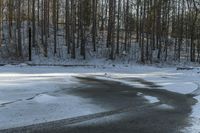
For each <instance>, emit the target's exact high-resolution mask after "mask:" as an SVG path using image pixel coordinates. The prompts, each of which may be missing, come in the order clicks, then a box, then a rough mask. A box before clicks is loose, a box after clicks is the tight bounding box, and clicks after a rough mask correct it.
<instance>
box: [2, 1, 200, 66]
mask: <svg viewBox="0 0 200 133" xmlns="http://www.w3.org/2000/svg"><path fill="white" fill-rule="evenodd" d="M133 49H134V51H135V53H137V57H138V58H137V60H138V61H140V62H142V63H153V62H154V61H171V60H174V61H182V60H186V61H191V62H200V2H199V0H0V52H1V53H0V54H1V55H0V56H1V57H4V58H14V59H23V60H26V59H27V56H29V60H31V59H32V58H31V56H32V55H42V56H44V57H49V56H50V55H54V56H58V55H59V57H60V56H61V51H62V54H66V55H68V56H69V57H70V58H72V59H76V58H80V57H81V58H83V59H86V58H87V56H88V54H90V53H96V54H97V53H100V52H99V51H102V53H104V54H106V55H104V56H106V57H107V58H109V59H111V60H115V59H116V58H120V57H122V56H125V57H126V56H127V57H128V56H131V54H134V52H131V51H133ZM105 51H106V52H105Z"/></svg>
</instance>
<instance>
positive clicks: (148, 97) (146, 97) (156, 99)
mask: <svg viewBox="0 0 200 133" xmlns="http://www.w3.org/2000/svg"><path fill="white" fill-rule="evenodd" d="M144 98H145V99H147V100H148V101H149V103H157V102H160V100H159V99H158V98H157V97H153V96H144Z"/></svg>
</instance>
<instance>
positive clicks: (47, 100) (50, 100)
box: [33, 94, 56, 103]
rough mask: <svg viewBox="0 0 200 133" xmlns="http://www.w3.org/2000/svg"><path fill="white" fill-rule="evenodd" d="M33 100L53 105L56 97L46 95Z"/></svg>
mask: <svg viewBox="0 0 200 133" xmlns="http://www.w3.org/2000/svg"><path fill="white" fill-rule="evenodd" d="M33 100H34V101H36V102H38V103H53V102H55V101H56V97H53V96H50V95H47V94H41V95H38V96H36V97H35V98H34V99H33Z"/></svg>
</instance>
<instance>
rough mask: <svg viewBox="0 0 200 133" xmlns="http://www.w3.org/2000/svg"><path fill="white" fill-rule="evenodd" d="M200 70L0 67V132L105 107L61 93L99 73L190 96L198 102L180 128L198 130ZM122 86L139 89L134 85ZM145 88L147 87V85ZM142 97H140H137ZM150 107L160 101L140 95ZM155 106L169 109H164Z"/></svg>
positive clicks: (130, 67) (136, 67)
mask: <svg viewBox="0 0 200 133" xmlns="http://www.w3.org/2000/svg"><path fill="white" fill-rule="evenodd" d="M199 72H200V69H198V68H196V69H194V70H189V71H187V70H183V71H177V70H176V68H172V67H171V68H157V67H153V66H141V65H137V64H134V65H123V64H117V65H112V64H110V65H105V66H95V67H36V66H35V67H31V66H26V65H25V64H21V65H17V66H12V65H7V66H3V67H0V129H6V128H11V127H18V126H23V125H30V124H34V123H42V122H47V121H53V120H59V119H64V118H72V117H76V116H81V115H87V114H93V113H98V112H102V111H106V110H107V109H103V108H101V107H98V106H97V105H94V104H92V102H91V101H90V100H89V99H87V98H80V97H78V96H73V95H70V94H68V93H64V92H63V91H62V89H63V88H65V90H68V89H72V88H74V87H77V86H79V84H77V81H76V79H75V78H73V76H76V75H97V74H98V75H102V77H103V76H104V78H106V79H108V80H119V78H123V77H135V78H142V79H145V80H147V81H151V82H155V83H156V84H157V85H161V86H163V87H161V88H159V89H167V90H170V91H174V92H178V93H183V94H195V95H197V97H195V98H196V99H197V100H198V101H199V102H198V103H197V104H196V105H195V106H194V107H193V113H192V114H191V125H192V126H191V127H188V128H187V129H184V131H186V132H187V131H190V132H194V133H196V132H197V133H198V132H199V131H200V127H199V123H200V96H198V95H199V94H200V90H198V86H199V83H200V75H199ZM120 82H123V83H125V84H129V85H134V86H137V87H144V85H141V84H139V83H138V82H135V83H134V82H129V81H122V80H120ZM146 87H148V86H146ZM139 95H141V94H139ZM144 97H145V98H146V99H147V100H149V102H150V103H154V102H159V100H158V99H157V98H155V97H151V96H144ZM160 108H168V109H171V108H173V107H170V106H169V105H161V106H160Z"/></svg>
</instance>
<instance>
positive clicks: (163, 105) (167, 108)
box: [158, 104, 174, 110]
mask: <svg viewBox="0 0 200 133" xmlns="http://www.w3.org/2000/svg"><path fill="white" fill-rule="evenodd" d="M158 108H159V109H163V110H173V109H174V107H173V106H171V105H168V104H161V105H159V106H158Z"/></svg>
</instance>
